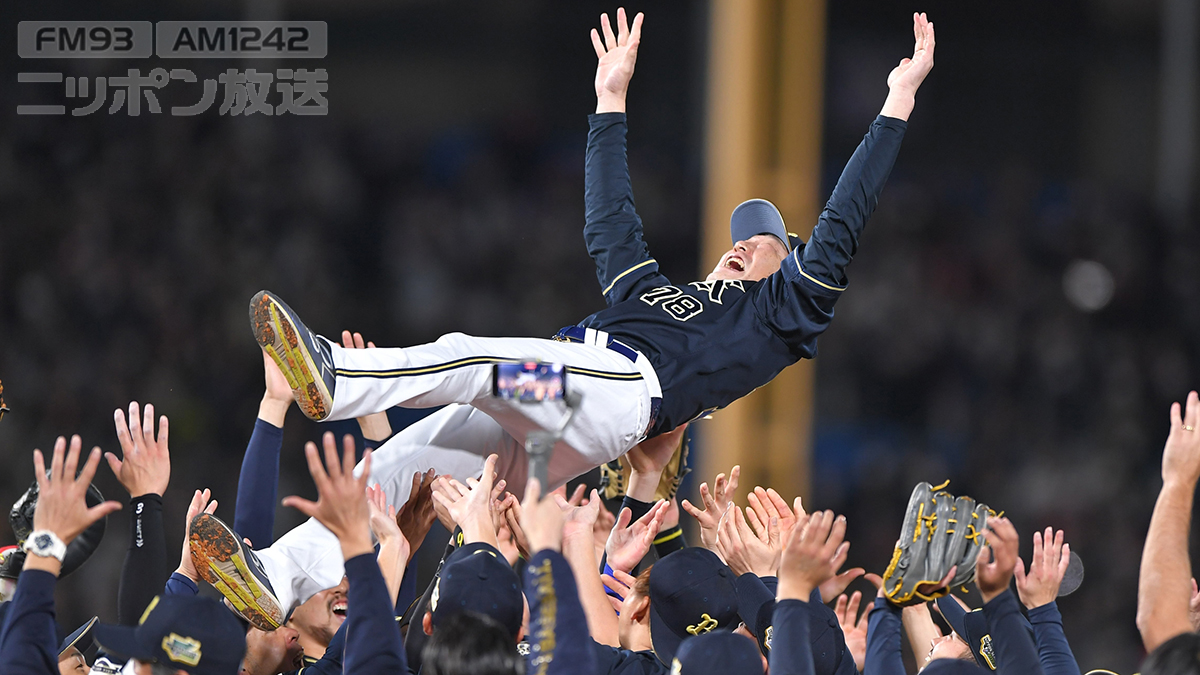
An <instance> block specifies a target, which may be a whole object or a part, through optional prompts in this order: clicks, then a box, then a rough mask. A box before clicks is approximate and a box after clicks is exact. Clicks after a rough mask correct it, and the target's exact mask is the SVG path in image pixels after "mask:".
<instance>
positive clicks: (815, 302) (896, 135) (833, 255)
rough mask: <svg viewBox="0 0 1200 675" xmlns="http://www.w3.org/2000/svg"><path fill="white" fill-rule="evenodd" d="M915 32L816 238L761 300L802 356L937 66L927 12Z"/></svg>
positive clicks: (823, 319)
mask: <svg viewBox="0 0 1200 675" xmlns="http://www.w3.org/2000/svg"><path fill="white" fill-rule="evenodd" d="M913 33H914V35H915V36H916V42H915V45H914V47H913V55H912V57H911V58H905V59H903V60H901V61H900V64H899V65H898V66H896V67H895V68H894V69H893V70H892V72H891V73H890V74H889V75H888V78H887V84H888V96H887V100H886V101H885V102H884V105H883V108H882V110H880V113H879V116H878V117H876V118H875V121H874V122H872V123H871V128H870V129H869V130H868V131H867V134H866V136H865V137H863V140H862V142H861V143H859V145H858V148H857V149H856V150H855V151H854V155H853V156H852V157H851V158H850V161H849V162H847V163H846V168H845V169H844V170H843V171H842V175H841V177H839V178H838V182H837V185H836V186H835V187H834V188H833V194H831V195H830V197H829V201H828V202H826V204H825V209H824V210H823V211H822V212H821V216H820V218H819V219H818V221H817V226H816V227H815V228H814V229H813V234H812V238H811V239H810V240H809V242H808V243H807V244H806V245H805V246H803V247H802V248H797V249H796V250H795V251H794V252H793V253H792V254H791V255H789V256H788V257H787V258H785V259H784V261H783V264H782V265H781V268H780V272H781V274H779V275H774V276H773V277H772V278H771V279H770V281H769V284H770V287H769V289H768V291H767V292H766V293H764V294H762V295H761V296H760V298H759V300H758V302H759V308H760V312H761V313H762V314H763V315H764V316H768V317H771V319H770V320H771V323H772V324H773V326H772V327H773V328H774V330H775V332H776V334H778V335H780V336H781V337H782V338H784V339H785V340H787V341H788V342H789V344H791V345H792V347H793V349H795V350H796V351H798V352H799V353H800V355H801V356H812V355H813V353H815V351H816V338H817V336H819V335H820V333H821V332H822V331H824V329H825V328H827V327H828V325H829V321H830V320H831V319H832V318H833V305H834V303H835V302H836V301H837V297H838V296H839V295H840V294H841V292H842V291H844V290H846V284H847V278H846V268H847V267H848V266H849V265H850V260H851V259H852V258H853V257H854V254H855V253H856V252H857V251H858V240H859V237H860V236H861V235H862V232H863V229H864V228H865V227H866V224H867V219H868V218H870V217H871V213H872V212H874V211H875V206H876V205H877V204H878V203H879V195H880V193H881V192H882V191H883V186H884V184H885V183H886V182H887V179H888V175H889V174H890V173H891V171H892V165H893V164H894V163H895V161H896V156H897V155H898V154H899V153H900V143H901V141H902V140H903V139H904V132H905V130H906V129H907V128H908V122H907V120H908V117H909V115H910V114H911V113H912V110H913V105H914V103H915V100H916V99H915V97H916V92H917V88H918V87H920V86H921V83H922V82H924V80H925V76H926V75H928V74H929V71H930V70H931V69H932V68H933V48H934V33H933V23H931V22H930V21H929V20H928V19H927V18H926V16H925V15H924V14H914V15H913ZM797 296H799V298H797ZM797 299H799V302H797Z"/></svg>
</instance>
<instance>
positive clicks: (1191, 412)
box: [1183, 391, 1200, 429]
mask: <svg viewBox="0 0 1200 675" xmlns="http://www.w3.org/2000/svg"><path fill="white" fill-rule="evenodd" d="M1183 422H1184V424H1186V425H1188V426H1190V427H1192V428H1193V429H1195V428H1196V427H1197V426H1200V395H1197V394H1196V392H1194V391H1193V392H1191V393H1189V394H1188V397H1187V412H1186V413H1185V414H1184V416H1183Z"/></svg>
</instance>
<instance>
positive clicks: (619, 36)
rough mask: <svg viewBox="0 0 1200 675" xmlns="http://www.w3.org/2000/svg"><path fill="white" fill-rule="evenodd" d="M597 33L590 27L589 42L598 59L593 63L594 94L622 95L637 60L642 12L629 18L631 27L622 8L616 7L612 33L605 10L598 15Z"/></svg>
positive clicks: (598, 95)
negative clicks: (594, 69)
mask: <svg viewBox="0 0 1200 675" xmlns="http://www.w3.org/2000/svg"><path fill="white" fill-rule="evenodd" d="M600 27H601V28H602V29H603V31H604V39H603V40H601V38H600V33H599V32H598V31H597V30H596V29H595V28H593V29H592V46H593V47H595V48H596V56H597V57H598V58H599V59H600V62H599V63H598V64H597V65H596V97H597V98H605V97H608V96H618V97H620V98H622V99H624V98H625V91H626V90H627V89H628V88H629V80H630V79H631V78H632V77H633V66H634V64H635V63H637V50H638V44H639V43H640V42H641V39H642V14H641V13H640V12H639V13H638V15H637V16H635V17H634V18H633V28H632V29H630V27H629V21H628V19H627V18H626V16H625V9H624V8H621V9H618V10H617V33H616V35H614V34H613V30H612V25H611V24H610V23H609V21H608V14H601V15H600Z"/></svg>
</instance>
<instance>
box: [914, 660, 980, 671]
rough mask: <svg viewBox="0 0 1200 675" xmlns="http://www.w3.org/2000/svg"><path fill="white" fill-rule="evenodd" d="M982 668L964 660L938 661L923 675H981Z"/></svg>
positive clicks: (931, 664) (928, 667)
mask: <svg viewBox="0 0 1200 675" xmlns="http://www.w3.org/2000/svg"><path fill="white" fill-rule="evenodd" d="M983 672H985V671H984V670H983V669H982V668H980V667H979V666H977V665H975V664H974V663H971V662H970V661H963V660H962V659H938V660H936V661H934V662H932V663H930V664H929V665H928V666H925V669H924V670H922V671H921V675H980V673H983Z"/></svg>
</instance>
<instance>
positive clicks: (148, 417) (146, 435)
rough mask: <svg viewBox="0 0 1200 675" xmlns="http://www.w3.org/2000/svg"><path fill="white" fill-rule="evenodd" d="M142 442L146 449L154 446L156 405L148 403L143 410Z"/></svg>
mask: <svg viewBox="0 0 1200 675" xmlns="http://www.w3.org/2000/svg"><path fill="white" fill-rule="evenodd" d="M142 440H143V441H145V443H146V447H150V446H151V445H154V404H153V403H147V404H146V407H144V408H142Z"/></svg>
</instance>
